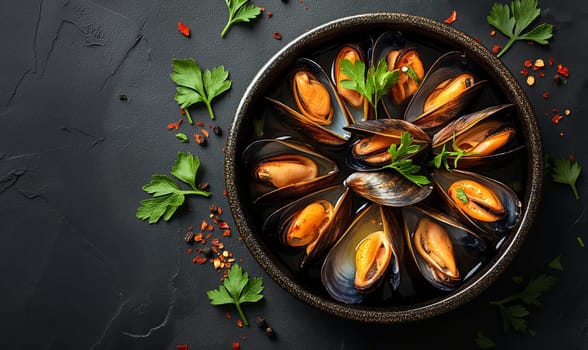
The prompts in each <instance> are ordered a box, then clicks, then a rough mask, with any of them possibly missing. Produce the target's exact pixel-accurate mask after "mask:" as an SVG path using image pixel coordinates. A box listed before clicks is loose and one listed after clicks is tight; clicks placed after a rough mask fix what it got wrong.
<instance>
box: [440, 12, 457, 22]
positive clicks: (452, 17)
mask: <svg viewBox="0 0 588 350" xmlns="http://www.w3.org/2000/svg"><path fill="white" fill-rule="evenodd" d="M456 20H457V11H455V10H453V11H451V15H449V17H447V19H446V20H444V21H443V22H444V23H447V24H452V23H453V22H455V21H456Z"/></svg>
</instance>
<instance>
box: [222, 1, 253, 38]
mask: <svg viewBox="0 0 588 350" xmlns="http://www.w3.org/2000/svg"><path fill="white" fill-rule="evenodd" d="M225 3H226V4H227V8H228V9H229V19H228V21H227V24H226V25H225V27H224V28H223V31H222V32H221V37H223V38H224V37H225V35H226V34H227V32H228V31H229V28H231V26H232V25H233V24H234V23H238V22H249V21H251V20H252V19H254V18H255V17H257V16H259V14H260V13H261V7H259V6H255V5H251V4H247V0H225Z"/></svg>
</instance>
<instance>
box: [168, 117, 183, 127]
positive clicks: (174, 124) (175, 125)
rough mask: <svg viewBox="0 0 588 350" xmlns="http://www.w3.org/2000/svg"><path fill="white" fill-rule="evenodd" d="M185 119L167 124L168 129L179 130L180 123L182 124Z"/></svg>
mask: <svg viewBox="0 0 588 350" xmlns="http://www.w3.org/2000/svg"><path fill="white" fill-rule="evenodd" d="M182 121H183V119H180V120H178V121H177V122H175V123H169V124H167V130H178V129H179V128H180V124H182Z"/></svg>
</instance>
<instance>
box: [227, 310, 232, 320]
mask: <svg viewBox="0 0 588 350" xmlns="http://www.w3.org/2000/svg"><path fill="white" fill-rule="evenodd" d="M232 317H233V316H232V315H231V312H230V311H227V312H226V313H225V318H226V319H227V320H230V319H231V318H232Z"/></svg>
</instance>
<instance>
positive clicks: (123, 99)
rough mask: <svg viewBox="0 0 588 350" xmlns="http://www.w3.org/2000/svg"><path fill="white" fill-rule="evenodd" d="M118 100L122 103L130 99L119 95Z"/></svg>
mask: <svg viewBox="0 0 588 350" xmlns="http://www.w3.org/2000/svg"><path fill="white" fill-rule="evenodd" d="M118 99H119V100H121V101H128V99H129V97H128V96H127V95H125V94H120V95H118Z"/></svg>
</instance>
